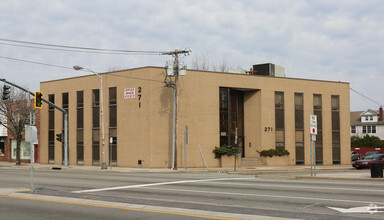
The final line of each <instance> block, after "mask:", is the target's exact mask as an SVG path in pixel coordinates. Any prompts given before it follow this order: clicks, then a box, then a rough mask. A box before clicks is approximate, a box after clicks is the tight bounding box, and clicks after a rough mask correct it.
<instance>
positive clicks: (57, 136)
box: [56, 133, 63, 142]
mask: <svg viewBox="0 0 384 220" xmlns="http://www.w3.org/2000/svg"><path fill="white" fill-rule="evenodd" d="M56 140H57V141H59V142H62V140H63V139H62V138H61V133H60V134H56Z"/></svg>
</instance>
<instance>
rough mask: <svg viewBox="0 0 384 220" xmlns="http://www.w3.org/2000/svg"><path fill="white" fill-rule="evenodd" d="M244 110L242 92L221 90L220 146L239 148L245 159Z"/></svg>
mask: <svg viewBox="0 0 384 220" xmlns="http://www.w3.org/2000/svg"><path fill="white" fill-rule="evenodd" d="M243 109H244V99H243V92H242V91H238V90H235V89H230V88H220V146H222V145H232V146H237V147H239V149H240V153H241V156H242V157H244V111H243Z"/></svg>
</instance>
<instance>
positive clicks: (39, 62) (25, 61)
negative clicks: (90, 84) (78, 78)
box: [0, 56, 73, 70]
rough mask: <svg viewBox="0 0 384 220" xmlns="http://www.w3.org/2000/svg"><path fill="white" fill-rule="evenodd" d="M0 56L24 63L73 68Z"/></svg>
mask: <svg viewBox="0 0 384 220" xmlns="http://www.w3.org/2000/svg"><path fill="white" fill-rule="evenodd" d="M0 58H3V59H7V60H13V61H19V62H25V63H33V64H38V65H44V66H51V67H57V68H63V69H71V70H73V68H69V67H66V66H59V65H53V64H48V63H41V62H35V61H30V60H23V59H16V58H11V57H4V56H0Z"/></svg>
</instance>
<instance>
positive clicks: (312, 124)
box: [309, 115, 317, 135]
mask: <svg viewBox="0 0 384 220" xmlns="http://www.w3.org/2000/svg"><path fill="white" fill-rule="evenodd" d="M309 127H310V129H311V131H310V134H314V135H317V116H316V115H310V118H309Z"/></svg>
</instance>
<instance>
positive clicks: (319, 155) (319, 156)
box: [313, 94, 323, 164]
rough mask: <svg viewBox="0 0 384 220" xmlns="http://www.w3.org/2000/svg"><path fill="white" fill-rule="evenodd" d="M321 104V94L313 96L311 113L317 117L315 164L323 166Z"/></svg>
mask: <svg viewBox="0 0 384 220" xmlns="http://www.w3.org/2000/svg"><path fill="white" fill-rule="evenodd" d="M322 105H323V102H322V95H321V94H314V95H313V113H314V115H316V117H317V135H316V149H315V152H316V164H323V117H322V110H323V107H322Z"/></svg>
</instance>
